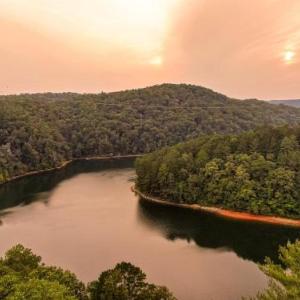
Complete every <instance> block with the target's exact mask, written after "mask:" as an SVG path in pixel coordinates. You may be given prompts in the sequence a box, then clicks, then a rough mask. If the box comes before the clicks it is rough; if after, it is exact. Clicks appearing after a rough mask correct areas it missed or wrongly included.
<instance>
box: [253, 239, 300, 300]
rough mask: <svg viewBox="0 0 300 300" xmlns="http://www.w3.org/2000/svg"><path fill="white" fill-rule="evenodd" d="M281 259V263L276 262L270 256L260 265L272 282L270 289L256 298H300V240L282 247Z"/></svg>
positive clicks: (280, 250) (291, 299)
mask: <svg viewBox="0 0 300 300" xmlns="http://www.w3.org/2000/svg"><path fill="white" fill-rule="evenodd" d="M279 259H280V262H281V264H275V263H274V262H272V261H271V259H270V258H266V262H265V264H263V265H260V269H261V270H262V271H263V272H264V273H265V274H266V275H267V276H268V277H269V278H270V283H269V287H268V289H267V290H265V291H264V292H262V293H259V294H258V295H257V297H255V298H254V299H256V300H297V299H300V241H296V242H295V243H288V244H287V246H285V247H280V249H279ZM254 299H252V300H254Z"/></svg>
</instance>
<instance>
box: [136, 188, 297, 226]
mask: <svg viewBox="0 0 300 300" xmlns="http://www.w3.org/2000/svg"><path fill="white" fill-rule="evenodd" d="M131 190H132V191H133V192H134V193H136V194H137V195H139V196H140V197H141V198H143V199H145V200H147V201H150V202H153V203H158V204H161V205H165V206H173V207H182V208H188V209H193V210H198V211H204V212H208V213H212V214H215V215H218V216H221V217H225V218H230V219H236V220H241V221H249V222H261V223H269V224H275V225H285V226H293V227H299V228H300V220H294V219H288V218H281V217H275V216H264V215H254V214H251V213H244V212H237V211H232V210H227V209H222V208H217V207H208V206H200V205H198V204H178V203H172V202H170V201H167V200H162V199H157V198H154V197H151V196H149V195H146V194H144V193H142V192H140V191H139V190H138V189H136V187H135V186H132V187H131Z"/></svg>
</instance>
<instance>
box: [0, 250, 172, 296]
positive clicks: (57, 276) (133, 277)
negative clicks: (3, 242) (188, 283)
mask: <svg viewBox="0 0 300 300" xmlns="http://www.w3.org/2000/svg"><path fill="white" fill-rule="evenodd" d="M0 299H3V300H25V299H26V300H27V299H32V300H89V299H90V300H98V299H99V300H142V299H149V300H176V298H175V297H174V296H173V295H172V294H171V292H169V290H168V289H167V288H166V287H163V286H156V285H154V284H149V283H147V282H146V275H145V274H144V273H143V272H142V270H141V269H140V268H138V267H135V266H133V265H132V264H130V263H125V262H122V263H120V264H117V265H116V267H115V268H114V269H112V270H108V271H104V272H103V273H102V274H100V276H99V279H98V280H96V281H93V282H91V283H90V284H89V285H88V288H87V287H86V286H85V285H84V283H82V282H81V281H80V280H79V279H78V278H77V277H76V275H75V274H73V273H71V272H69V271H65V270H63V269H61V268H58V267H53V266H46V265H45V264H44V263H42V259H41V257H40V256H37V255H35V254H34V253H32V251H31V250H30V249H27V248H25V247H24V246H22V245H16V246H15V247H13V248H11V249H10V250H8V251H7V252H6V254H5V255H4V257H3V258H1V259H0Z"/></svg>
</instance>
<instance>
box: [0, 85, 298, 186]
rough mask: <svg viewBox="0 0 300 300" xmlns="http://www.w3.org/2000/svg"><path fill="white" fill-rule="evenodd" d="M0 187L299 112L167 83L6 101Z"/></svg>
mask: <svg viewBox="0 0 300 300" xmlns="http://www.w3.org/2000/svg"><path fill="white" fill-rule="evenodd" d="M0 101H1V105H0V182H1V181H2V182H3V181H6V180H8V179H9V178H11V177H13V176H16V175H20V174H24V173H26V172H29V171H34V170H41V169H42V170H44V169H47V168H51V167H55V166H58V165H60V164H61V163H62V162H63V161H65V160H69V159H73V158H79V157H88V156H98V155H112V154H114V155H119V154H136V153H147V152H150V151H153V150H156V149H159V148H161V147H164V146H166V145H173V144H176V143H178V142H181V141H184V140H186V139H189V138H193V137H197V136H199V135H200V134H202V133H214V132H218V133H222V134H223V133H237V132H241V131H245V130H249V129H251V128H255V127H257V126H263V125H266V124H272V125H282V124H290V125H293V124H296V123H298V121H299V120H300V110H298V109H295V108H291V107H287V106H276V105H272V104H269V103H267V102H263V101H258V100H245V101H239V100H235V99H230V98H228V97H226V96H224V95H221V94H219V93H216V92H214V91H212V90H209V89H206V88H203V87H199V86H193V85H185V84H182V85H175V84H163V85H158V86H153V87H148V88H144V89H137V90H128V91H123V92H115V93H101V94H73V93H62V94H51V93H45V94H33V95H30V94H25V95H20V96H1V97H0Z"/></svg>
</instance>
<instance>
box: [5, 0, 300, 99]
mask: <svg viewBox="0 0 300 300" xmlns="http://www.w3.org/2000/svg"><path fill="white" fill-rule="evenodd" d="M0 38H1V39H0V43H1V44H0V93H2V94H9V93H20V92H40V91H74V92H100V91H112V90H121V89H125V88H136V87H143V86H148V85H152V84H159V83H163V82H174V83H193V84H198V85H203V86H206V87H210V88H212V89H214V90H217V91H219V92H222V93H225V94H227V95H229V96H232V97H239V98H252V97H255V98H262V99H290V98H300V0H1V1H0Z"/></svg>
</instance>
